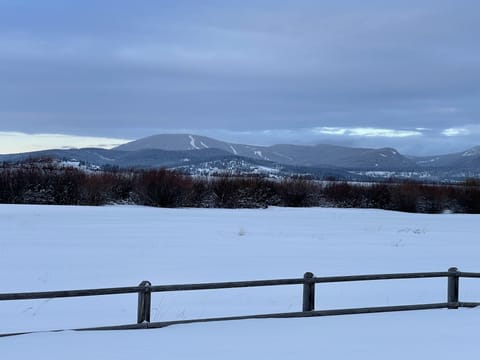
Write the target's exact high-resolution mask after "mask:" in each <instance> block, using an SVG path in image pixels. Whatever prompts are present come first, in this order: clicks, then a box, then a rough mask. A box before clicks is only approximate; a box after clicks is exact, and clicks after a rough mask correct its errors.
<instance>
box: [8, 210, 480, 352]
mask: <svg viewBox="0 0 480 360" xmlns="http://www.w3.org/2000/svg"><path fill="white" fill-rule="evenodd" d="M0 229H1V230H0V284H1V289H0V292H1V293H10V292H29V291H48V290H66V289H82V288H95V287H114V286H132V285H137V284H138V283H140V282H141V281H142V280H149V281H151V282H152V283H153V284H155V285H160V284H175V283H197V282H216V281H235V280H255V279H275V278H291V277H301V276H302V275H303V273H304V272H306V271H311V272H313V273H315V275H317V276H327V275H350V274H368V273H387V272H416V271H445V270H447V269H448V268H449V267H451V266H457V267H458V268H459V269H460V270H464V271H480V268H479V267H480V265H479V262H478V257H479V255H480V240H479V239H478V234H479V233H480V222H479V221H478V216H475V215H457V214H442V215H419V214H406V213H396V212H387V211H379V210H349V209H324V208H310V209H289V208H270V209H262V210H258V209H257V210H222V209H156V208H146V207H135V206H107V207H75V206H72V207H60V206H14V205H0ZM301 296H302V289H301V286H280V287H268V288H249V289H228V290H213V291H193V292H176V293H156V294H153V297H152V321H163V320H180V319H190V318H200V317H212V316H229V315H244V314H257V313H258V314H259V313H273V312H287V311H299V310H301ZM445 298H446V279H418V280H390V281H377V282H357V283H340V284H321V285H317V297H316V309H319V310H320V309H332V308H344V307H360V306H382V305H401V304H414V303H429V302H443V301H445ZM460 298H461V300H462V301H480V280H476V279H471V280H470V279H468V280H463V279H462V280H461V284H460ZM136 302H137V298H136V295H135V294H132V295H113V296H103V297H85V298H71V299H54V300H35V301H3V302H0V319H1V321H0V333H8V332H16V331H30V330H35V331H42V330H50V329H72V328H79V327H87V326H101V325H114V324H128V323H134V322H135V320H136V306H137V304H136ZM479 320H480V310H479V309H461V310H428V311H417V312H407V313H391V314H372V315H352V316H336V317H328V318H310V319H282V320H249V321H234V322H219V323H210V324H192V325H180V326H173V327H169V328H165V329H158V330H142V331H123V332H82V333H78V332H71V331H67V332H60V333H50V332H39V333H36V334H30V335H24V336H18V337H8V338H0V354H1V355H2V358H5V359H30V358H32V357H33V356H35V357H36V358H41V359H43V358H51V359H57V358H58V359H65V358H69V359H85V358H102V359H131V358H132V357H138V356H140V357H156V356H157V355H158V354H161V356H162V357H163V358H169V359H225V358H228V359H245V358H247V357H250V358H260V357H261V358H272V359H293V358H299V357H300V356H315V357H325V358H328V359H345V358H355V359H372V358H378V359H384V358H389V359H405V358H431V359H447V358H452V357H453V356H456V357H458V358H464V359H467V358H474V357H475V354H476V352H477V351H478V344H477V340H476V335H475V334H476V331H475V330H476V328H477V324H478V322H479Z"/></svg>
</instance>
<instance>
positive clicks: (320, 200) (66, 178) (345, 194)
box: [0, 166, 480, 213]
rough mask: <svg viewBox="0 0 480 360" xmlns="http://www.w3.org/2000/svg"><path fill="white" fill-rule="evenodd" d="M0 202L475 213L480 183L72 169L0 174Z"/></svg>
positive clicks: (0, 171)
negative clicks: (360, 181)
mask: <svg viewBox="0 0 480 360" xmlns="http://www.w3.org/2000/svg"><path fill="white" fill-rule="evenodd" d="M0 202H1V203H11V204H59V205H102V204H108V203H130V204H140V205H147V206H158V207H222V208H256V207H267V206H273V205H274V206H292V207H307V206H333V207H355V208H360V207H361V208H380V209H389V210H398V211H408V212H422V213H438V212H443V211H446V210H449V211H452V212H464V213H480V183H479V182H478V181H469V182H466V183H465V184H462V185H449V186H447V185H425V184H420V183H414V182H404V183H395V182H391V183H376V184H351V183H346V182H335V181H331V182H327V183H323V184H322V183H318V182H314V181H311V180H305V179H301V178H292V179H285V180H269V179H265V178H261V177H233V176H221V177H215V178H195V177H191V176H186V175H183V174H180V173H178V172H174V171H169V170H165V169H159V170H148V171H115V172H92V173H88V172H85V171H82V170H79V169H76V168H59V167H52V166H48V167H45V166H44V167H41V166H20V167H5V166H4V167H3V168H0Z"/></svg>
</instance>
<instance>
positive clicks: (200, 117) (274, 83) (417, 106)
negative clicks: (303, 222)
mask: <svg viewBox="0 0 480 360" xmlns="http://www.w3.org/2000/svg"><path fill="white" fill-rule="evenodd" d="M478 33H480V4H479V3H478V2H477V1H473V0H465V1H461V2H459V1H453V0H450V1H448V0H417V1H412V0H406V1H401V2H383V1H374V0H367V1H361V2H359V1H354V0H347V1H342V2H327V3H326V2H318V1H313V0H298V1H289V0H285V1H273V0H259V1H237V0H233V1H228V2H225V1H220V0H208V1H202V2H199V1H194V0H186V1H182V2H178V1H173V0H171V1H170V0H165V1H160V2H157V1H147V0H139V1H136V2H124V1H113V0H105V1H101V2H99V1H93V0H85V1H81V2H61V1H57V0H45V1H42V2H41V3H39V2H37V1H34V0H22V1H12V0H0V79H2V81H1V82H0V131H2V132H4V133H12V132H15V133H18V132H21V133H28V134H64V135H67V134H73V135H76V136H81V137H103V138H118V139H135V138H140V137H143V136H148V135H152V134H157V133H165V132H170V133H173V132H175V133H176V132H188V133H198V134H202V135H208V136H212V137H216V138H221V139H225V140H229V141H240V142H246V143H261V144H271V143H277V142H297V143H298V142H301V143H319V142H334V143H339V144H347V145H356V146H372V145H373V146H377V147H381V146H385V145H390V146H393V147H398V148H399V149H400V150H403V151H404V152H408V151H409V149H418V148H421V150H422V151H424V152H425V153H438V152H442V151H452V150H462V149H465V148H468V147H470V146H473V145H477V144H478V143H479V139H480V129H479V127H480V117H479V116H480V105H479V104H480V102H479V101H478V99H479V96H480V45H479V43H478V39H477V34H478ZM2 136H4V135H2ZM37 139H39V138H37ZM76 139H77V140H78V138H76ZM71 141H72V143H71V144H73V146H75V145H74V143H75V141H74V138H72V139H71ZM102 142H103V140H102V141H100V143H102ZM2 151H5V150H3V149H0V152H2Z"/></svg>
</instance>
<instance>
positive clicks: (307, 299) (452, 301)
mask: <svg viewBox="0 0 480 360" xmlns="http://www.w3.org/2000/svg"><path fill="white" fill-rule="evenodd" d="M441 277H443V278H447V279H448V282H447V299H446V300H447V301H446V302H444V303H433V304H414V305H398V306H381V307H366V308H350V309H332V310H315V284H323V283H338V282H350V281H375V280H395V279H422V278H441ZM460 278H480V273H474V272H461V271H458V269H457V268H456V267H451V268H449V269H448V271H443V272H416V273H396V274H371V275H348V276H325V277H315V276H314V274H313V273H310V272H307V273H305V274H304V277H303V278H291V279H277V280H253V281H233V282H217V283H202V284H172V285H151V283H150V282H149V281H146V280H145V281H142V282H141V283H140V285H138V286H130V287H116V288H102V289H84V290H64V291H45V292H28V293H9V294H0V301H1V300H3V301H8V300H34V299H52V298H69V297H80V296H100V295H116V294H131V293H136V294H138V306H137V324H133V325H121V326H106V327H105V326H104V327H94V328H84V329H75V330H78V331H84V330H125V329H147V328H159V327H165V326H169V325H174V324H188V323H194V322H211V321H225V320H244V319H262V318H290V317H312V316H331V315H347V314H366V313H377V312H391V311H410V310H426V309H440V308H448V309H458V308H461V307H476V306H480V303H479V302H461V301H459V279H460ZM279 285H303V302H302V310H303V311H301V312H290V313H275V314H261V315H244V316H231V317H217V318H206V319H190V320H178V321H164V322H154V323H151V322H150V311H151V296H152V295H151V294H152V293H154V292H169V291H191V290H215V289H232V288H248V287H260V286H279ZM55 331H61V330H55ZM26 333H28V332H25V333H15V334H3V335H2V334H0V337H2V336H12V335H20V334H26Z"/></svg>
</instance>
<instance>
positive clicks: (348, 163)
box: [0, 134, 480, 181]
mask: <svg viewBox="0 0 480 360" xmlns="http://www.w3.org/2000/svg"><path fill="white" fill-rule="evenodd" d="M42 157H43V158H45V157H50V158H54V159H59V160H66V161H72V160H74V161H78V162H81V163H83V164H89V165H91V168H92V169H95V168H98V167H100V168H102V167H104V168H105V167H119V168H137V169H138V168H145V169H146V168H160V167H165V168H170V169H179V170H181V171H184V172H186V173H190V174H193V175H209V174H218V173H222V172H229V173H237V174H263V175H267V176H280V177H281V176H291V175H302V176H304V175H306V176H310V177H313V178H316V179H324V178H336V179H341V180H352V181H369V180H372V181H378V180H382V179H383V180H384V179H388V178H392V177H393V178H401V179H415V180H425V181H461V180H463V179H465V178H470V177H480V146H478V147H474V148H471V149H468V150H466V151H463V152H461V153H454V154H446V155H438V156H429V157H413V156H409V157H407V156H404V155H402V154H400V153H399V152H398V151H397V150H395V149H393V148H381V149H368V148H351V147H344V146H335V145H324V144H320V145H312V146H305V145H303V146H302V145H291V144H279V145H272V146H257V145H245V144H236V143H229V142H224V141H220V140H216V139H212V138H209V137H205V136H197V135H191V134H162V135H155V136H150V137H146V138H143V139H139V140H135V141H132V142H129V143H127V144H124V145H120V146H118V147H116V148H114V149H111V150H106V149H96V148H85V149H70V150H58V149H52V150H45V151H36V152H29V153H22V154H10V155H0V162H18V161H23V160H26V159H34V158H42Z"/></svg>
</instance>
